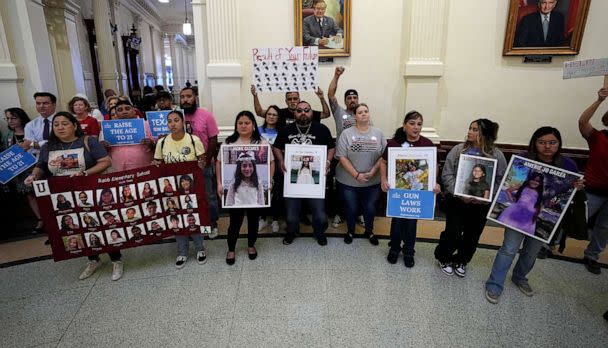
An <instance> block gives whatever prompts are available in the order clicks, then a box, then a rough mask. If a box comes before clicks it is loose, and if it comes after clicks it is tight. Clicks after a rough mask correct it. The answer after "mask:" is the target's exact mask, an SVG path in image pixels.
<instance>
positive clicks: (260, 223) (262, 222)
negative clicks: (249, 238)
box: [258, 219, 268, 231]
mask: <svg viewBox="0 0 608 348" xmlns="http://www.w3.org/2000/svg"><path fill="white" fill-rule="evenodd" d="M266 226H268V222H266V219H260V221H258V231H262V230H263V229H265V228H266Z"/></svg>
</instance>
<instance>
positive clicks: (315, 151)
mask: <svg viewBox="0 0 608 348" xmlns="http://www.w3.org/2000/svg"><path fill="white" fill-rule="evenodd" d="M326 158H327V146H325V145H293V144H286V145H285V169H286V170H287V172H286V173H285V180H284V182H283V196H284V197H293V198H325V163H326V161H327V159H326Z"/></svg>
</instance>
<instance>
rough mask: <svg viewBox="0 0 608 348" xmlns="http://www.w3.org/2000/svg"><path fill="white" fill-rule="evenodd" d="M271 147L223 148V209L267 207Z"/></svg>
mask: <svg viewBox="0 0 608 348" xmlns="http://www.w3.org/2000/svg"><path fill="white" fill-rule="evenodd" d="M270 151H272V150H271V148H270V146H269V145H268V144H266V145H255V144H250V145H222V147H221V153H220V155H221V165H222V178H221V179H222V186H223V188H224V194H223V195H222V208H263V207H269V206H270V190H269V186H270V179H271V178H270V162H269V154H270Z"/></svg>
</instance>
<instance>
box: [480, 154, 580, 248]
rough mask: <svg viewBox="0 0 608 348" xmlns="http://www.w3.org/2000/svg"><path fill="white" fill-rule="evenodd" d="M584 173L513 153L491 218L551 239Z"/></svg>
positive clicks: (544, 239)
mask: <svg viewBox="0 0 608 348" xmlns="http://www.w3.org/2000/svg"><path fill="white" fill-rule="evenodd" d="M582 177H583V176H582V175H580V174H578V173H573V172H570V171H567V170H563V169H560V168H557V167H553V166H550V165H547V164H544V163H541V162H537V161H533V160H530V159H527V158H524V157H520V156H512V157H511V161H510V162H509V165H508V166H507V170H506V173H505V176H504V177H503V180H502V182H501V183H500V189H499V191H498V193H497V194H496V197H495V199H494V201H493V202H492V205H491V207H490V211H489V213H488V219H489V220H492V221H494V222H497V223H499V224H501V225H503V226H506V227H509V228H511V229H514V230H516V231H518V232H520V233H523V234H525V235H526V236H529V237H532V238H536V239H538V240H541V241H543V242H545V243H549V241H550V240H551V238H552V237H553V234H554V233H555V231H556V230H557V228H558V227H559V223H560V221H561V220H562V218H563V217H564V214H565V213H566V211H567V210H568V209H567V208H568V206H569V205H570V201H571V200H572V198H573V197H574V194H575V191H576V190H575V188H574V185H575V182H576V181H577V180H579V179H581V178H582Z"/></svg>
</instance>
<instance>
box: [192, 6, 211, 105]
mask: <svg viewBox="0 0 608 348" xmlns="http://www.w3.org/2000/svg"><path fill="white" fill-rule="evenodd" d="M192 23H193V34H194V37H195V38H196V43H195V45H194V50H195V54H194V64H193V66H194V67H195V69H196V78H197V80H198V95H199V101H200V103H201V105H204V106H205V107H206V108H208V109H211V105H210V102H211V83H210V82H209V78H208V76H207V64H209V45H208V42H209V39H208V35H207V1H206V0H192Z"/></svg>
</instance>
